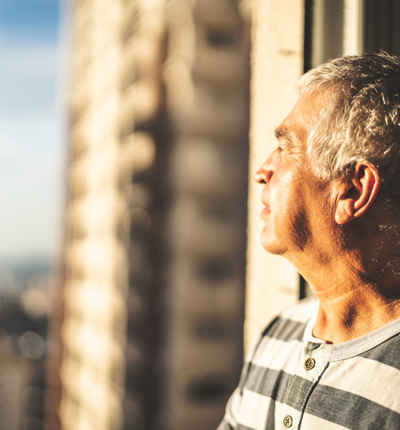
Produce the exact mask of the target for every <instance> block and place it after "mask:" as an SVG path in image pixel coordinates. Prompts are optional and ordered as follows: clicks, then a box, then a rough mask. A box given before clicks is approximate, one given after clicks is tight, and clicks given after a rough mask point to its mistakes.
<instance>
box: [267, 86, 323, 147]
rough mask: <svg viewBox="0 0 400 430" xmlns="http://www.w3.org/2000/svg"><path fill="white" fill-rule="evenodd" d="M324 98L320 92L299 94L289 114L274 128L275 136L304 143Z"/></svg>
mask: <svg viewBox="0 0 400 430" xmlns="http://www.w3.org/2000/svg"><path fill="white" fill-rule="evenodd" d="M324 100H325V97H323V95H322V94H318V93H303V94H301V95H300V97H299V98H298V100H297V102H296V103H295V105H294V106H293V108H292V110H291V111H290V113H289V115H288V116H287V117H286V118H285V119H284V120H283V121H282V122H281V124H280V125H279V126H278V127H277V129H276V130H275V136H276V137H277V138H278V139H286V140H291V141H297V142H298V143H300V144H303V145H306V143H307V139H308V135H309V133H310V130H311V127H312V125H313V123H314V122H315V120H316V119H317V118H318V116H319V114H320V112H321V109H322V106H323V101H324Z"/></svg>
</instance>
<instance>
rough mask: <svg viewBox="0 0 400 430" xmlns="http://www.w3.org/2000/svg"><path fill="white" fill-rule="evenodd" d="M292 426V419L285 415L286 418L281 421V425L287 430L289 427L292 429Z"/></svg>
mask: <svg viewBox="0 0 400 430" xmlns="http://www.w3.org/2000/svg"><path fill="white" fill-rule="evenodd" d="M292 424H293V418H292V417H291V416H290V415H286V417H285V418H284V419H283V425H284V426H285V427H286V428H287V429H288V428H289V427H292Z"/></svg>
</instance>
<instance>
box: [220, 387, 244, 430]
mask: <svg viewBox="0 0 400 430" xmlns="http://www.w3.org/2000/svg"><path fill="white" fill-rule="evenodd" d="M241 399H242V396H241V389H240V387H238V388H236V390H235V391H234V392H233V394H232V395H231V397H230V399H229V400H228V403H227V404H226V409H225V415H224V418H223V420H222V422H221V424H220V425H219V426H218V428H217V430H234V429H236V428H237V413H238V410H239V407H240V402H241Z"/></svg>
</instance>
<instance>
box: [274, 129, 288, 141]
mask: <svg viewBox="0 0 400 430" xmlns="http://www.w3.org/2000/svg"><path fill="white" fill-rule="evenodd" d="M275 137H276V138H277V139H280V138H284V139H287V140H289V141H292V136H291V133H290V131H289V130H288V129H287V128H285V127H281V128H276V129H275Z"/></svg>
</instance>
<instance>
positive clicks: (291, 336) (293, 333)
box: [247, 297, 319, 361]
mask: <svg viewBox="0 0 400 430" xmlns="http://www.w3.org/2000/svg"><path fill="white" fill-rule="evenodd" d="M318 303H319V302H318V300H317V299H316V298H314V297H313V298H307V299H303V300H300V301H299V302H297V303H296V304H294V305H292V306H290V307H289V308H287V309H286V310H284V311H283V312H282V313H280V314H279V315H278V316H276V317H275V318H274V319H273V320H272V321H271V322H270V323H269V324H268V325H267V326H266V327H265V329H264V330H263V332H262V333H261V335H260V336H259V338H258V340H257V341H256V342H255V343H254V344H253V345H252V347H251V348H250V350H249V354H248V356H247V361H252V359H253V358H254V355H255V354H256V353H257V351H258V352H259V351H260V349H261V350H263V349H265V348H266V347H267V345H268V344H270V343H271V342H270V341H272V340H273V341H279V343H282V344H283V343H285V344H287V343H290V342H301V341H302V340H303V337H304V332H305V328H306V326H307V324H308V322H309V321H310V320H311V319H312V318H313V317H314V316H315V315H316V314H317V311H318ZM275 343H276V342H275Z"/></svg>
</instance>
